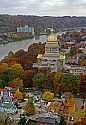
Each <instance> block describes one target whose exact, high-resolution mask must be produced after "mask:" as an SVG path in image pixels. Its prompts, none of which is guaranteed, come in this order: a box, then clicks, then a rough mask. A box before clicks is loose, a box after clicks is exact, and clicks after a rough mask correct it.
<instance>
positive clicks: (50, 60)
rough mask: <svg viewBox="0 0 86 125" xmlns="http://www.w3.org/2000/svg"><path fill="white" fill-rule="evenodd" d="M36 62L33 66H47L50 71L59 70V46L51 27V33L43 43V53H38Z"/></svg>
mask: <svg viewBox="0 0 86 125" xmlns="http://www.w3.org/2000/svg"><path fill="white" fill-rule="evenodd" d="M37 59H38V62H37V63H36V64H34V65H33V67H38V68H47V69H49V70H50V71H51V72H57V71H60V70H61V60H60V46H59V41H58V36H57V34H56V33H54V32H53V29H51V33H50V34H49V35H48V38H47V42H46V44H45V53H44V54H43V55H42V54H38V57H37Z"/></svg>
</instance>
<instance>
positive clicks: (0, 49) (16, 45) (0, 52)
mask: <svg viewBox="0 0 86 125" xmlns="http://www.w3.org/2000/svg"><path fill="white" fill-rule="evenodd" d="M46 41H47V36H46V35H42V36H40V37H39V39H34V38H32V39H26V40H22V41H15V42H9V43H7V44H4V45H3V44H2V45H0V60H1V59H3V58H4V57H5V56H7V54H8V53H9V52H10V51H13V52H16V51H18V50H19V49H24V50H25V51H27V49H28V47H29V46H30V45H31V44H33V43H35V42H46Z"/></svg>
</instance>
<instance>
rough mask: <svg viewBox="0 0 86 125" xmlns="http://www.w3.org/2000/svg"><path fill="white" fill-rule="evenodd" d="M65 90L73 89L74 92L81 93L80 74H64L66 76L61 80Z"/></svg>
mask: <svg viewBox="0 0 86 125" xmlns="http://www.w3.org/2000/svg"><path fill="white" fill-rule="evenodd" d="M61 83H62V85H63V86H64V88H65V90H68V91H71V92H72V93H73V94H77V93H79V88H80V75H73V74H70V73H67V74H64V78H63V80H62V81H61Z"/></svg>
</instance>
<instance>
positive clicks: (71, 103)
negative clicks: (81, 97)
mask: <svg viewBox="0 0 86 125" xmlns="http://www.w3.org/2000/svg"><path fill="white" fill-rule="evenodd" d="M64 107H65V109H64V110H65V111H66V112H67V113H70V114H72V113H74V112H75V108H76V104H75V99H74V98H73V96H70V97H68V98H67V99H66V100H65V102H64Z"/></svg>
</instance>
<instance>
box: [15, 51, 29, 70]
mask: <svg viewBox="0 0 86 125" xmlns="http://www.w3.org/2000/svg"><path fill="white" fill-rule="evenodd" d="M15 57H16V60H17V63H18V64H21V65H22V66H23V68H24V67H26V66H27V65H28V64H29V57H28V53H27V52H26V51H24V50H23V49H20V50H19V51H17V52H16V53H15Z"/></svg>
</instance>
